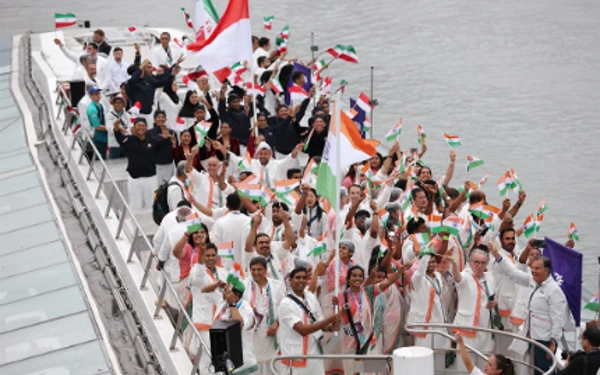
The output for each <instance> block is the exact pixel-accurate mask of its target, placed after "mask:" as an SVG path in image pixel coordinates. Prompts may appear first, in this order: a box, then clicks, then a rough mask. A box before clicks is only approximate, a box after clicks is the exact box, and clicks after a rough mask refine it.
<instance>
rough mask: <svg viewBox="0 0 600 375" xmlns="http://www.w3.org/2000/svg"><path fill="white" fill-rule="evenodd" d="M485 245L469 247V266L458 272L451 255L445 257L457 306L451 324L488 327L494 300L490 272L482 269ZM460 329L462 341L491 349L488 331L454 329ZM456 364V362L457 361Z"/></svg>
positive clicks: (485, 263) (491, 323)
mask: <svg viewBox="0 0 600 375" xmlns="http://www.w3.org/2000/svg"><path fill="white" fill-rule="evenodd" d="M485 249H486V248H485V247H484V246H483V245H480V246H479V247H477V248H475V249H473V250H471V253H470V254H469V268H467V269H465V270H464V271H463V272H458V268H459V264H458V261H457V260H456V259H454V258H448V259H449V260H450V261H451V262H452V277H453V279H454V281H455V282H456V292H457V294H458V307H457V311H456V317H455V318H454V324H455V325H458V326H473V327H483V328H492V327H493V319H492V314H493V310H494V308H495V307H496V304H497V301H496V299H495V298H492V297H493V296H494V290H495V283H494V278H493V276H492V274H491V272H486V271H485V270H486V269H487V266H488V263H489V255H488V253H487V252H486V251H485ZM454 331H455V332H460V333H461V334H462V335H463V336H464V338H465V342H466V343H467V344H469V345H471V346H472V347H474V348H477V349H479V350H480V351H481V352H482V353H484V354H485V353H488V354H489V353H491V352H492V350H493V349H494V339H493V337H492V334H491V333H487V332H478V331H475V330H469V329H459V328H457V329H454ZM458 365H459V366H460V363H459V364H458Z"/></svg>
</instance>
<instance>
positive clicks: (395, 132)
mask: <svg viewBox="0 0 600 375" xmlns="http://www.w3.org/2000/svg"><path fill="white" fill-rule="evenodd" d="M401 131H402V119H400V121H398V122H397V123H396V125H394V126H393V127H392V128H391V129H390V130H389V131H388V132H387V133H386V134H385V140H386V141H388V142H394V141H395V140H396V139H398V137H400V132H401Z"/></svg>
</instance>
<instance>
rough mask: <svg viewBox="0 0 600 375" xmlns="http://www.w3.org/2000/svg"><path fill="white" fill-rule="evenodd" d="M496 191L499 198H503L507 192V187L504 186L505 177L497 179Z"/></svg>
mask: <svg viewBox="0 0 600 375" xmlns="http://www.w3.org/2000/svg"><path fill="white" fill-rule="evenodd" d="M498 190H500V196H501V197H503V196H505V195H506V193H507V192H508V186H507V185H506V175H503V176H502V177H500V178H499V179H498Z"/></svg>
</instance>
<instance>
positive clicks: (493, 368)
mask: <svg viewBox="0 0 600 375" xmlns="http://www.w3.org/2000/svg"><path fill="white" fill-rule="evenodd" d="M455 338H456V343H457V344H458V348H459V350H460V357H461V359H462V362H463V364H464V367H465V368H466V370H467V371H468V373H469V375H514V373H515V369H514V365H513V362H512V361H511V360H510V358H507V357H505V356H503V355H502V354H492V355H491V356H489V358H488V360H487V362H486V363H485V367H484V370H483V371H481V370H480V369H479V368H477V367H475V365H474V364H473V361H472V360H471V357H470V356H469V351H468V350H467V347H466V346H465V341H464V338H463V336H462V335H461V334H460V333H457V334H456V335H455Z"/></svg>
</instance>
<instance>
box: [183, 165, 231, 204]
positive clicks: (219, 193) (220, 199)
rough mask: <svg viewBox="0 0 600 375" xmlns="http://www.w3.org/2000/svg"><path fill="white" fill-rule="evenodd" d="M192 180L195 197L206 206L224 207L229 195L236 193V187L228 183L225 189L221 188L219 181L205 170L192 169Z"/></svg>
mask: <svg viewBox="0 0 600 375" xmlns="http://www.w3.org/2000/svg"><path fill="white" fill-rule="evenodd" d="M192 182H193V189H194V193H193V194H194V198H196V201H198V202H200V203H202V204H203V205H205V206H206V207H211V208H220V207H224V206H225V203H226V199H227V195H229V194H232V193H235V189H234V188H233V187H232V186H231V185H229V184H227V183H226V185H227V186H226V187H225V189H224V190H221V189H220V188H219V183H218V182H216V181H215V180H213V178H212V177H210V175H209V174H208V173H206V172H204V171H202V172H198V171H197V170H196V169H192Z"/></svg>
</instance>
